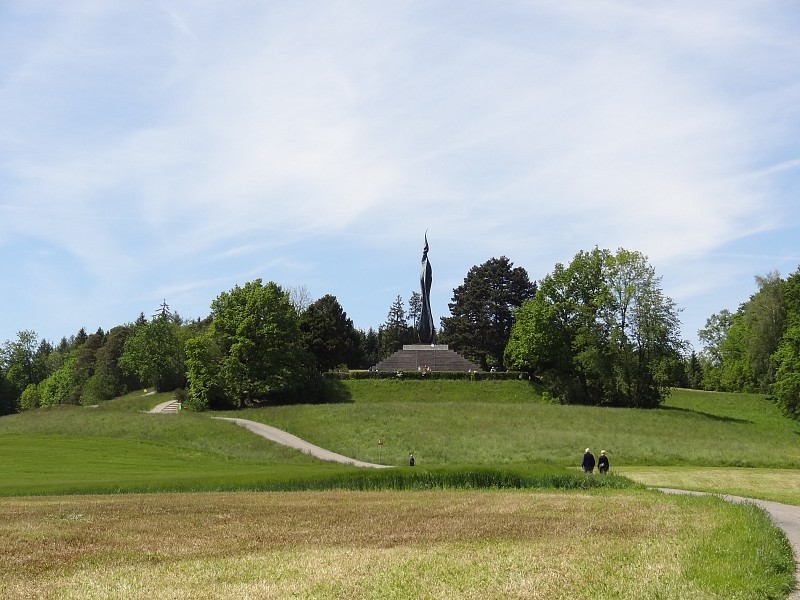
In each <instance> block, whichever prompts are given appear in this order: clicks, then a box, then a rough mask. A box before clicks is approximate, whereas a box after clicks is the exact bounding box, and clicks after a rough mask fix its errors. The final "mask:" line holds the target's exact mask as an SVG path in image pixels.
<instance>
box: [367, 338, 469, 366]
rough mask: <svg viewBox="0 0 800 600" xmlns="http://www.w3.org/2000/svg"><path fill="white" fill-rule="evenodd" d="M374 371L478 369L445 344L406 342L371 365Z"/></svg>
mask: <svg viewBox="0 0 800 600" xmlns="http://www.w3.org/2000/svg"><path fill="white" fill-rule="evenodd" d="M373 370H375V371H382V372H387V371H388V372H394V371H428V370H430V371H464V372H466V371H480V370H481V368H480V367H478V366H477V365H475V364H474V363H472V362H470V361H468V360H467V359H466V358H464V357H463V356H461V355H460V354H458V353H457V352H455V351H453V350H450V348H448V346H447V344H430V345H427V346H426V345H425V344H408V345H405V346H403V349H402V350H398V351H397V352H395V353H394V354H392V355H391V356H389V357H388V358H385V359H383V360H382V361H381V362H379V363H378V364H377V365H375V366H374V367H373Z"/></svg>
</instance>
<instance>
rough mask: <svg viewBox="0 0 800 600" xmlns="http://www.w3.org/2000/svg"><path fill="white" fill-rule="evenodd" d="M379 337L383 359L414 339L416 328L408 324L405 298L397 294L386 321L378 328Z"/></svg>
mask: <svg viewBox="0 0 800 600" xmlns="http://www.w3.org/2000/svg"><path fill="white" fill-rule="evenodd" d="M378 339H379V341H380V356H381V358H382V359H383V358H386V357H388V356H390V355H391V354H392V353H394V352H397V351H398V350H400V349H401V348H402V347H403V344H410V343H412V342H413V341H414V330H413V328H411V327H409V325H408V321H407V320H406V312H405V309H404V308H403V299H402V298H401V297H400V296H397V298H395V300H394V302H392V305H391V306H390V307H389V314H388V315H387V316H386V322H385V323H384V324H383V325H381V326H380V327H379V328H378Z"/></svg>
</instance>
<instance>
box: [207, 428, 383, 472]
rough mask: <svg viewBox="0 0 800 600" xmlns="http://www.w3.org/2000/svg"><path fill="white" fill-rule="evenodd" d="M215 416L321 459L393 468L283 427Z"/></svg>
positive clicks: (355, 465) (372, 467) (358, 465)
mask: <svg viewBox="0 0 800 600" xmlns="http://www.w3.org/2000/svg"><path fill="white" fill-rule="evenodd" d="M213 418H214V419H219V420H221V421H230V422H231V423H236V424H237V425H239V426H240V427H244V428H245V429H247V430H249V431H252V432H253V433H255V434H256V435H260V436H261V437H263V438H266V439H268V440H271V441H273V442H277V443H278V444H283V445H284V446H289V447H290V448H294V449H295V450H300V452H304V453H305V454H309V455H311V456H314V457H316V458H319V459H320V460H327V461H331V462H338V463H342V464H345V465H352V466H354V467H365V468H369V469H391V468H392V467H390V466H388V465H378V464H375V463H368V462H362V461H360V460H356V459H354V458H348V457H347V456H342V455H341V454H336V453H335V452H331V451H330V450H325V448H320V447H319V446H315V445H314V444H311V443H309V442H307V441H305V440H303V439H300V438H299V437H297V436H295V435H292V434H291V433H287V432H286V431H283V430H282V429H277V428H275V427H271V426H270V425H264V424H263V423H258V422H256V421H250V420H249V419H234V418H229V417H213Z"/></svg>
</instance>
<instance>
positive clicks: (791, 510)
mask: <svg viewBox="0 0 800 600" xmlns="http://www.w3.org/2000/svg"><path fill="white" fill-rule="evenodd" d="M213 418H215V419H220V420H222V421H230V422H231V423H235V424H236V425H239V426H240V427H244V428H245V429H248V430H249V431H252V432H253V433H255V434H257V435H260V436H261V437H264V438H266V439H268V440H271V441H273V442H276V443H278V444H283V445H284V446H288V447H290V448H294V449H296V450H300V451H301V452H304V453H306V454H309V455H311V456H314V457H316V458H319V459H321V460H327V461H333V462H338V463H343V464H347V465H353V466H355V467H367V468H372V469H390V468H393V467H390V466H388V465H378V464H374V463H367V462H362V461H360V460H355V459H353V458H348V457H347V456H342V455H341V454H336V453H335V452H331V451H330V450H325V449H324V448H320V447H319V446H315V445H314V444H311V443H309V442H307V441H305V440H303V439H301V438H299V437H297V436H294V435H292V434H291V433H287V432H286V431H283V430H282V429H277V428H275V427H271V426H270V425H264V424H263V423H258V422H256V421H250V420H249V419H236V418H228V417H213ZM657 489H658V490H659V491H661V492H663V493H665V494H689V495H694V496H708V495H711V496H719V497H720V498H722V499H723V500H726V501H728V502H733V503H736V504H747V503H749V504H754V505H756V506H758V507H760V508H762V509H763V510H765V511H766V512H767V514H769V516H770V517H771V518H772V521H773V522H774V523H775V525H776V526H777V527H779V528H780V529H782V530H783V532H784V533H785V534H786V538H787V539H788V540H789V544H790V545H791V547H792V553H793V555H794V559H795V581H796V585H795V590H794V591H793V592H792V593H791V594H789V595H788V596H787V600H800V579H798V577H799V576H800V506H792V505H790V504H781V503H780V502H771V501H769V500H756V499H754V498H742V497H740V496H730V495H728V494H709V493H707V492H693V491H688V490H676V489H672V488H657Z"/></svg>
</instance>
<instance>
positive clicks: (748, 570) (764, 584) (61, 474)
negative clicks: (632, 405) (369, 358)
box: [0, 381, 800, 600]
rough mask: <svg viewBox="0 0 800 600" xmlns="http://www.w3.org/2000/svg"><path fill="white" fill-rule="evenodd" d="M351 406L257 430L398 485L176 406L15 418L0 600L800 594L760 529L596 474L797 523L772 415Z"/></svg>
mask: <svg viewBox="0 0 800 600" xmlns="http://www.w3.org/2000/svg"><path fill="white" fill-rule="evenodd" d="M339 391H340V396H341V397H343V398H344V399H345V400H346V401H343V402H340V403H338V404H328V405H326V404H313V403H311V404H307V405H300V406H275V407H264V408H260V409H248V410H244V411H239V412H237V413H236V416H237V417H243V418H250V419H253V420H257V421H261V422H265V423H268V424H270V425H274V426H277V427H280V428H283V429H286V430H288V431H290V432H292V433H294V434H295V435H298V436H300V437H303V438H305V439H308V440H309V441H311V442H313V443H315V444H318V445H320V446H323V447H327V448H329V449H331V450H334V451H335V452H339V453H341V454H345V455H349V456H352V457H353V458H358V459H361V460H365V461H370V462H380V463H384V464H392V465H396V466H398V467H399V468H398V469H390V470H372V469H370V470H366V471H365V470H359V469H355V468H353V467H347V466H342V465H335V464H329V463H322V462H320V461H317V460H315V459H312V458H310V457H308V456H306V455H303V454H301V453H298V452H295V451H292V450H289V449H287V448H283V447H281V446H278V445H275V444H272V443H269V442H266V441H265V440H263V439H261V438H258V437H257V436H255V435H253V434H251V433H250V432H248V431H246V430H245V429H243V428H241V427H237V426H235V425H232V424H230V423H227V422H222V421H219V420H215V419H212V418H211V416H213V415H212V414H194V413H191V412H186V411H182V412H181V413H179V414H178V415H151V414H146V413H145V412H143V411H146V410H147V409H148V408H150V407H151V406H154V405H156V404H158V403H159V402H162V401H164V400H166V399H169V395H163V394H162V395H154V396H142V395H141V393H138V394H131V395H129V396H127V397H124V398H120V399H117V400H113V401H110V402H107V403H104V404H102V405H100V406H99V407H96V408H89V407H74V406H62V407H52V408H48V409H40V410H36V411H32V412H29V413H24V414H17V415H11V416H6V417H3V418H0V453H2V456H3V457H4V460H3V461H0V496H5V497H1V498H0V549H2V550H0V559H2V561H3V564H4V569H3V570H2V571H0V597H3V598H33V597H36V598H126V599H127V598H219V597H237V598H241V597H244V598H246V597H252V598H285V597H296V598H345V597H347V598H416V597H426V596H427V597H436V598H509V597H519V598H523V597H524V598H542V599H551V598H553V599H561V598H587V599H594V598H597V599H600V598H624V599H627V598H630V599H634V598H635V599H637V600H638V599H641V598H652V599H654V600H655V599H662V600H663V599H671V598H720V599H722V598H725V599H729V598H742V599H745V598H748V599H749V598H753V599H756V598H757V599H759V600H761V599H769V598H775V599H778V598H785V597H786V593H787V591H788V590H789V589H790V588H791V586H792V584H793V583H792V582H793V569H794V563H793V560H792V557H791V551H790V549H789V548H788V545H787V543H786V540H785V537H784V536H783V535H782V534H781V533H780V532H779V531H777V530H776V529H775V528H774V527H773V526H772V524H771V523H770V522H769V520H768V519H767V518H766V516H765V515H764V513H762V512H760V511H758V510H757V509H754V508H753V507H743V506H733V505H728V504H725V503H723V502H720V501H719V500H717V499H715V498H676V497H669V496H664V495H662V494H658V493H656V492H652V491H649V490H645V489H644V488H642V487H640V486H636V485H635V484H632V483H631V482H630V481H629V480H628V479H626V478H624V477H615V476H610V477H599V476H597V475H595V476H591V477H590V476H585V475H583V474H581V473H580V472H579V471H578V469H577V464H578V462H579V460H580V457H581V453H582V449H583V448H584V447H586V446H590V447H591V448H592V449H593V450H595V451H598V450H599V449H600V448H601V447H602V448H605V449H606V450H607V451H608V452H609V454H610V456H611V460H612V472H617V473H620V474H622V475H626V476H629V477H630V478H631V479H634V480H636V481H640V482H642V483H644V484H646V485H652V486H665V487H683V488H686V489H698V490H706V491H713V492H721V493H732V494H736V495H742V496H750V497H758V498H765V499H773V500H778V501H783V502H789V503H794V504H798V505H800V476H799V475H798V473H800V471H799V470H798V467H800V453H799V452H800V451H798V444H797V440H798V435H800V425H798V423H796V422H793V421H789V420H787V419H785V418H783V417H782V416H781V415H780V414H779V413H778V411H777V410H776V409H775V407H774V406H773V405H772V404H771V403H770V402H769V401H768V400H767V399H765V398H764V397H762V396H757V395H732V394H708V393H703V392H691V391H685V390H677V391H676V392H675V393H673V395H672V396H671V397H670V399H669V400H668V401H667V402H666V403H665V405H664V407H662V408H660V409H657V410H651V411H636V410H627V409H610V408H597V407H581V406H558V405H554V404H551V403H548V402H545V401H543V400H542V398H541V396H540V395H539V394H538V392H537V390H536V389H535V388H533V387H531V386H529V385H528V384H527V383H526V382H521V381H511V382H502V383H500V382H470V381H463V382H445V381H428V382H417V381H405V382H397V381H362V382H341V389H340V390H339ZM227 416H230V414H228V415H227ZM379 439H380V440H382V441H383V442H384V443H383V445H379V444H378V440H379ZM409 452H414V453H415V455H416V456H417V460H418V463H417V467H415V468H414V469H410V468H408V467H407V466H404V465H405V464H406V460H407V456H408V453H409ZM598 484H602V485H603V486H604V487H594V486H597V485H598ZM330 488H333V489H334V490H338V491H331V489H330ZM344 488H346V489H344ZM459 488H460V489H459ZM485 488H489V489H485ZM515 488H522V489H515ZM526 488H527V489H526ZM532 488H538V489H532ZM556 488H560V489H562V490H569V491H557V490H556ZM310 489H314V490H318V491H304V492H295V491H282V492H280V493H277V492H272V491H269V490H310ZM326 489H327V491H325V490H326ZM347 489H350V490H362V491H358V492H355V491H347ZM248 490H249V491H248ZM319 490H321V491H319ZM392 490H405V491H402V492H400V491H392ZM426 490H427V491H426ZM431 490H435V491H431ZM175 491H180V492H183V493H180V494H174V493H170V492H175ZM209 491H214V492H215V493H206V492H209ZM122 492H137V493H133V494H131V493H127V494H124V493H122ZM146 492H159V493H158V494H150V493H146ZM189 492H194V493H189ZM197 492H202V493H197ZM54 494H56V495H54ZM65 494H82V495H65ZM92 494H103V495H99V496H98V495H92ZM32 495H39V496H32ZM48 495H49V496H48Z"/></svg>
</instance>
